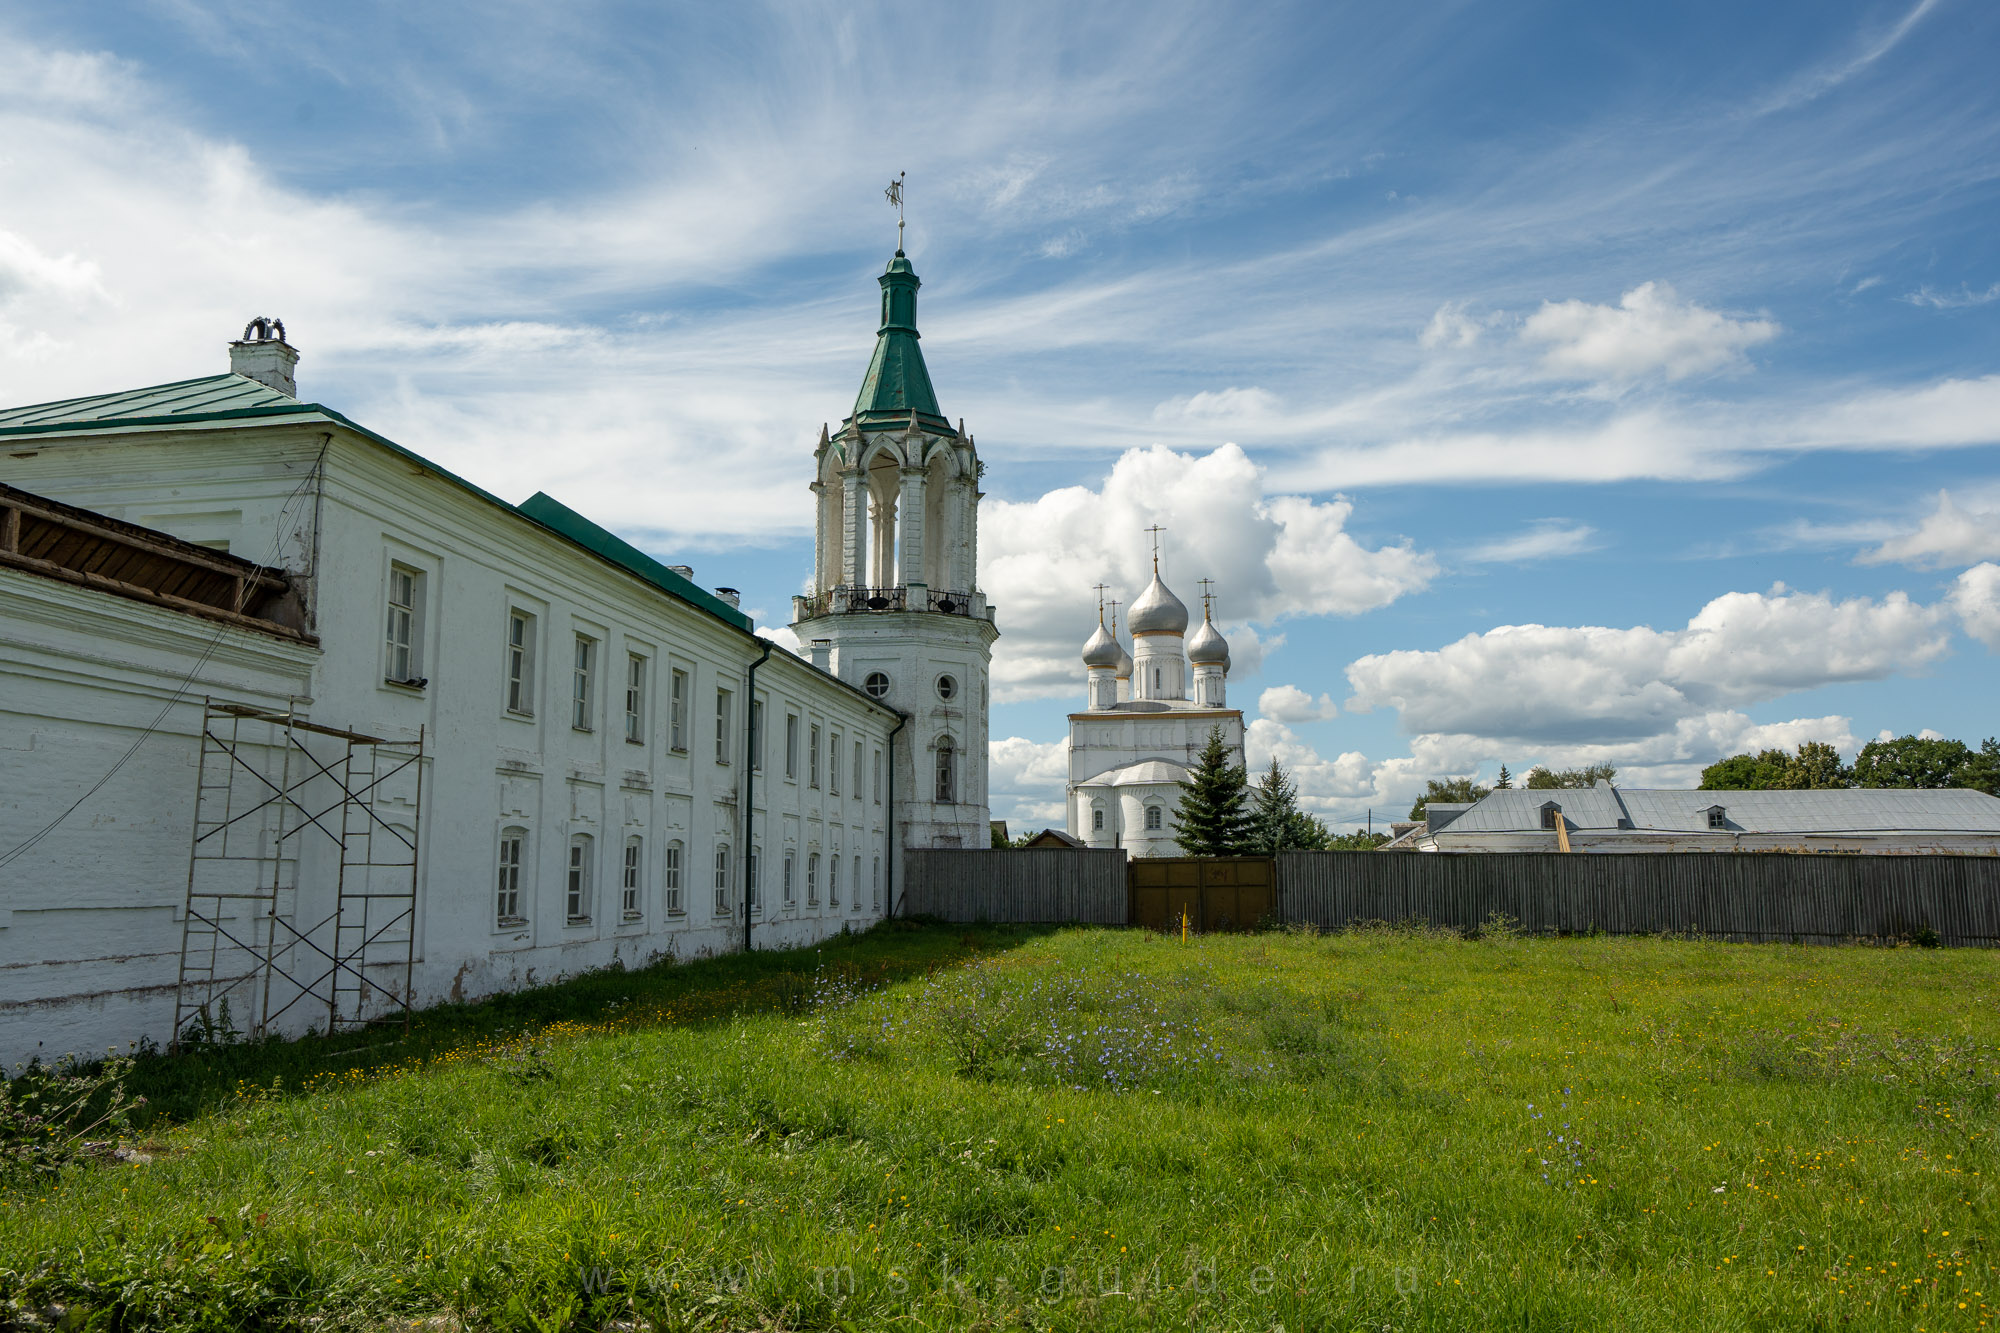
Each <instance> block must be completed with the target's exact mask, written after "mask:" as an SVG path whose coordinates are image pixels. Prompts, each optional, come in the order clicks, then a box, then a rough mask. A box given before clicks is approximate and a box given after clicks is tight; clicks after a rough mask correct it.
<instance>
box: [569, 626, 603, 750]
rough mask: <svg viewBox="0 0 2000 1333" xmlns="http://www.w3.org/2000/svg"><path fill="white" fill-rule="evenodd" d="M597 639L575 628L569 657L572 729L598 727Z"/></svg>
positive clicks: (580, 729) (570, 724) (592, 729)
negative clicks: (574, 644)
mask: <svg viewBox="0 0 2000 1333" xmlns="http://www.w3.org/2000/svg"><path fill="white" fill-rule="evenodd" d="M598 643H599V640H598V639H596V638H593V637H592V636H591V635H588V634H585V633H584V632H583V631H582V630H577V631H576V648H575V651H574V654H573V655H572V657H571V659H570V691H569V707H570V713H569V728H570V730H571V731H595V730H597V727H596V722H597V646H598Z"/></svg>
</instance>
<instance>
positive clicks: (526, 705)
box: [507, 611, 535, 717]
mask: <svg viewBox="0 0 2000 1333" xmlns="http://www.w3.org/2000/svg"><path fill="white" fill-rule="evenodd" d="M507 711H508V712H510V713H518V714H520V715H521V716H522V717H533V716H534V715H535V618H534V617H533V616H531V615H529V614H528V613H527V612H526V611H509V612H508V613H507Z"/></svg>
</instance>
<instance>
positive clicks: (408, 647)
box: [382, 560, 429, 689]
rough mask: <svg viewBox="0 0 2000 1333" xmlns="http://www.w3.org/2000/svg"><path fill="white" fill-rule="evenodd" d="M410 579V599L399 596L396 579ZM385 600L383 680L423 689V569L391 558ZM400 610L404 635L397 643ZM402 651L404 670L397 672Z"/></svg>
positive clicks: (388, 682)
mask: <svg viewBox="0 0 2000 1333" xmlns="http://www.w3.org/2000/svg"><path fill="white" fill-rule="evenodd" d="M399 578H403V579H408V580H409V583H410V593H409V601H408V602H407V603H404V602H398V601H397V600H396V592H397V589H396V581H397V580H398V579H399ZM383 600H384V602H385V603H387V606H388V615H387V618H386V620H387V623H386V624H385V625H384V627H383V644H382V649H383V660H382V683H383V684H385V685H400V686H402V687H404V688H405V689H422V688H423V686H424V685H426V684H428V683H429V682H428V681H425V680H424V679H423V675H424V571H423V570H421V569H419V568H417V567H416V566H415V565H412V564H409V563H408V562H406V561H402V560H391V561H390V562H389V586H388V588H387V590H386V591H385V593H384V596H383ZM398 612H400V613H401V621H402V631H403V638H402V642H400V643H398V642H397V639H396V626H397V620H398ZM398 652H400V653H401V654H402V655H403V661H402V667H401V672H402V674H400V675H398V674H397V671H398V668H397V666H396V654H397V653H398Z"/></svg>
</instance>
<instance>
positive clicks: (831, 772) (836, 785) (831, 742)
mask: <svg viewBox="0 0 2000 1333" xmlns="http://www.w3.org/2000/svg"><path fill="white" fill-rule="evenodd" d="M826 794H827V795H828V796H838V795H840V733H839V732H837V731H829V732H828V733H827V734H826Z"/></svg>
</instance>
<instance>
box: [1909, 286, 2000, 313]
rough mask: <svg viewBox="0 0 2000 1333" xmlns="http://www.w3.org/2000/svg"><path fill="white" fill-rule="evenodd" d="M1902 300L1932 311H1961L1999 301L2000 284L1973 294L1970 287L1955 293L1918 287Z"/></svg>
mask: <svg viewBox="0 0 2000 1333" xmlns="http://www.w3.org/2000/svg"><path fill="white" fill-rule="evenodd" d="M1903 299H1904V300H1905V301H1908V302H1909V303H1910V304H1911V305H1927V306H1929V307H1931V308H1932V309H1933V310H1963V309H1965V308H1966V307H1968V306H1976V305H1990V304H1992V303H1993V302H1995V301H2000V282H1996V283H1994V284H1993V285H1992V286H1991V287H1988V288H1987V289H1986V290H1985V291H1983V292H1975V291H1973V290H1972V289H1971V288H1970V287H1960V288H1959V289H1958V290H1957V291H1955V292H1940V291H1935V290H1933V289H1932V288H1930V287H1919V288H1917V290H1915V291H1913V292H1911V293H1910V294H1909V295H1908V296H1905V297H1904V298H1903Z"/></svg>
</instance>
